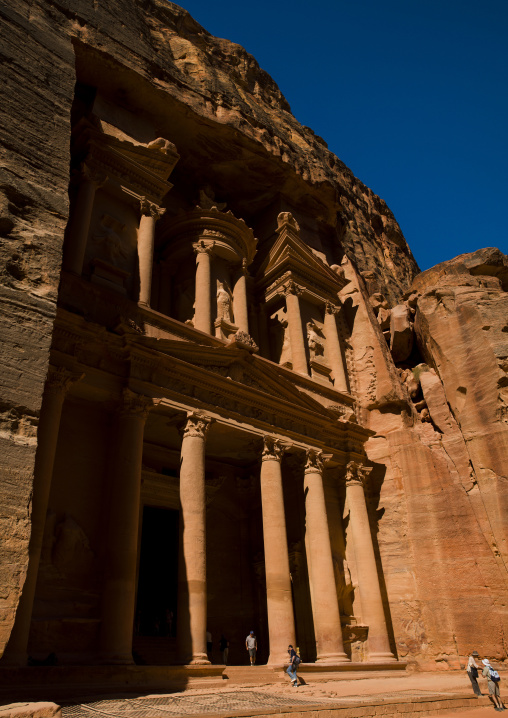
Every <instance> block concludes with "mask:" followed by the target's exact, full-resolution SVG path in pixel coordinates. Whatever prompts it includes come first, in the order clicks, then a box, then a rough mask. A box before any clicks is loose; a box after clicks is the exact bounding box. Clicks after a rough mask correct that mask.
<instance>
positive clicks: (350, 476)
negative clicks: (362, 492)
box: [346, 461, 372, 486]
mask: <svg viewBox="0 0 508 718" xmlns="http://www.w3.org/2000/svg"><path fill="white" fill-rule="evenodd" d="M371 471H372V466H365V464H362V463H360V462H358V461H350V462H349V463H348V465H347V466H346V486H354V485H355V484H356V485H360V486H365V484H366V482H367V479H368V478H369V474H370V472H371Z"/></svg>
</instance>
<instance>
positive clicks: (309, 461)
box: [305, 449, 325, 474]
mask: <svg viewBox="0 0 508 718" xmlns="http://www.w3.org/2000/svg"><path fill="white" fill-rule="evenodd" d="M305 459H306V461H305V473H306V474H322V473H323V467H324V464H325V462H324V457H323V452H322V451H320V450H319V449H307V450H306V452H305Z"/></svg>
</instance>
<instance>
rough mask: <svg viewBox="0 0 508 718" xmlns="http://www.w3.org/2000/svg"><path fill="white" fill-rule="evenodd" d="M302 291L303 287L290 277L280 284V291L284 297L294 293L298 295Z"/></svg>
mask: <svg viewBox="0 0 508 718" xmlns="http://www.w3.org/2000/svg"><path fill="white" fill-rule="evenodd" d="M302 292H303V289H302V288H301V287H300V286H299V285H298V284H297V283H296V282H295V281H294V280H293V279H290V280H289V281H288V282H286V283H285V284H283V285H282V293H283V294H284V296H285V297H287V295H288V294H296V296H297V297H299V296H300V294H301V293H302Z"/></svg>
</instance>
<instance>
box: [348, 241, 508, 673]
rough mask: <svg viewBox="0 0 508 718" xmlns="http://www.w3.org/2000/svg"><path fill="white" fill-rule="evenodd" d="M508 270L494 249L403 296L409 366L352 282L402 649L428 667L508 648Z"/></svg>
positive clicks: (454, 263)
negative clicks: (392, 347)
mask: <svg viewBox="0 0 508 718" xmlns="http://www.w3.org/2000/svg"><path fill="white" fill-rule="evenodd" d="M507 270H508V257H506V256H505V255H503V254H502V253H501V252H499V250H497V249H484V250H478V251H477V252H475V253H473V254H470V255H462V256H460V257H457V258H455V259H453V260H451V261H449V262H444V263H443V264H440V265H438V266H437V267H434V268H433V269H430V270H428V271H426V272H424V273H422V274H420V275H419V276H418V277H416V279H415V281H414V283H413V286H412V288H411V290H410V291H409V292H408V294H407V296H408V300H407V303H406V304H405V305H400V307H401V310H402V308H403V307H404V308H405V309H406V310H408V314H409V316H411V317H412V321H411V322H409V324H408V325H407V326H406V330H409V331H410V332H413V326H414V333H415V336H414V345H413V343H412V342H413V339H412V340H411V346H412V347H413V348H412V350H411V352H410V355H409V354H408V356H407V357H406V358H405V360H404V361H403V362H399V363H398V365H397V366H398V367H399V368H398V369H397V368H396V365H395V363H394V361H393V357H392V355H391V354H390V352H389V350H388V349H389V347H388V345H389V343H390V339H391V337H390V333H389V332H388V336H387V339H388V342H387V341H386V339H385V337H383V334H382V333H381V331H380V329H381V327H380V325H381V324H382V323H383V321H384V319H383V317H382V316H381V317H380V315H379V313H378V317H377V323H376V321H375V319H374V317H373V314H372V313H371V310H370V306H369V305H370V304H371V302H369V301H368V297H367V296H366V293H365V289H364V288H362V283H361V281H360V282H359V281H358V280H357V279H356V280H355V278H354V276H353V274H352V273H350V274H349V275H348V276H350V277H351V280H352V281H351V283H350V285H348V287H346V288H345V290H344V297H343V299H344V301H345V302H346V306H347V302H348V300H349V302H352V305H351V306H354V307H356V332H353V334H352V337H351V340H350V341H351V343H352V345H353V351H354V352H355V354H356V356H357V357H358V358H357V369H358V370H359V375H360V377H361V379H360V381H361V387H362V395H363V402H362V403H363V405H364V407H365V409H366V410H367V411H366V412H365V420H366V421H367V422H368V424H369V426H370V427H371V428H372V429H374V430H376V432H377V433H376V436H375V437H373V438H372V439H371V440H370V441H369V442H368V446H367V451H368V455H369V458H370V459H371V460H372V461H374V462H376V464H377V468H376V472H375V473H376V475H375V476H374V481H376V480H377V481H378V482H379V494H378V495H377V496H375V497H374V498H373V503H372V510H373V512H374V513H373V515H378V516H379V512H381V513H382V520H381V521H380V522H379V534H378V542H379V551H380V556H381V563H382V566H383V572H384V577H385V581H386V591H387V603H388V604H389V605H390V609H391V615H392V617H393V620H394V633H395V635H396V636H397V650H398V653H399V655H400V656H401V657H405V658H406V659H408V660H410V661H411V660H413V659H416V660H417V662H418V664H419V665H420V666H422V667H435V666H436V665H440V664H443V665H445V666H452V667H458V666H459V663H460V656H464V655H465V654H467V651H469V650H471V648H472V646H473V645H474V646H476V647H477V650H479V651H480V652H484V653H489V655H494V656H495V657H496V658H498V659H501V658H504V657H505V655H506V653H505V642H506V634H507V630H508V614H507V610H506V600H505V596H506V589H507V573H506V566H507V560H508V555H507V548H506V521H505V519H504V517H505V516H506V501H507V490H506V489H507V479H508V474H507V469H506V456H507V455H508V422H507V417H506V401H507V397H506V386H507V383H508V378H507V371H508V365H507V363H506V357H507V356H508V335H507V324H506V318H507V317H508V305H507V301H508V294H507V289H508V285H507ZM362 291H363V292H364V298H363V300H364V301H363V302H362V300H361V294H362ZM395 309H397V308H395ZM409 310H411V311H409ZM394 311H395V310H392V313H393V312H394ZM396 314H401V311H397V312H396ZM413 320H414V321H413ZM392 338H393V336H392ZM396 356H397V355H396ZM480 615H481V616H482V617H483V618H482V619H481V620H479V618H478V617H479V616H480Z"/></svg>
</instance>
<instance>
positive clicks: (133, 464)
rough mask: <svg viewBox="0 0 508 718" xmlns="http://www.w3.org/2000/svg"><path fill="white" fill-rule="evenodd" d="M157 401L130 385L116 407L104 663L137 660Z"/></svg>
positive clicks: (105, 564) (107, 543) (106, 557)
mask: <svg viewBox="0 0 508 718" xmlns="http://www.w3.org/2000/svg"><path fill="white" fill-rule="evenodd" d="M152 405H153V402H152V399H150V398H149V397H147V396H142V395H140V394H136V393H135V392H133V391H130V389H124V392H123V397H122V402H121V404H120V406H119V408H118V411H117V413H116V426H115V434H114V439H113V445H112V449H111V462H110V465H109V475H108V478H107V480H108V483H109V506H108V512H107V522H106V525H107V528H106V540H105V545H104V546H105V548H104V560H103V567H104V586H103V592H102V616H101V617H102V622H101V660H102V662H104V663H116V664H125V663H133V659H132V633H133V626H134V609H135V601H136V563H137V552H138V533H139V504H140V496H141V468H142V459H143V434H144V428H145V422H146V419H147V416H148V412H149V410H150V408H151V407H152Z"/></svg>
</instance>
